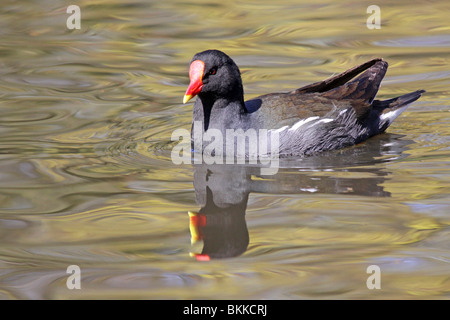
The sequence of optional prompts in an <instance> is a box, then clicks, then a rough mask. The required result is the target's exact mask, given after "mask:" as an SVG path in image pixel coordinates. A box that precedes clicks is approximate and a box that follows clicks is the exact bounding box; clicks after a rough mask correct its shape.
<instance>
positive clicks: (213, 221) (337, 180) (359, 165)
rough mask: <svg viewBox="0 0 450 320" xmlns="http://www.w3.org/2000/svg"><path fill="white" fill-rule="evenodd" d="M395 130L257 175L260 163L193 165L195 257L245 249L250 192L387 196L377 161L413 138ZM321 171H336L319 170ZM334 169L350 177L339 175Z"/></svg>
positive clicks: (400, 151) (395, 155)
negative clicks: (271, 173)
mask: <svg viewBox="0 0 450 320" xmlns="http://www.w3.org/2000/svg"><path fill="white" fill-rule="evenodd" d="M400 138H401V136H399V135H392V134H383V135H380V136H377V137H374V138H372V139H370V140H369V141H367V142H365V143H363V144H360V145H358V146H354V147H351V148H347V149H344V150H338V151H334V152H329V153H322V154H320V155H318V156H313V157H308V158H303V159H284V160H283V159H282V160H281V161H280V169H279V171H278V173H277V174H275V175H271V176H264V177H263V176H261V175H260V171H261V170H260V168H259V167H255V166H245V165H196V166H194V187H195V195H196V202H197V204H198V205H199V206H200V209H199V210H198V211H197V212H189V216H190V231H191V242H192V243H193V244H196V243H198V242H203V248H202V249H201V252H198V253H191V255H192V256H194V257H196V258H197V260H210V259H217V258H229V257H235V256H239V255H241V254H242V253H244V252H245V251H246V250H247V246H248V244H249V240H250V239H249V233H248V229H247V224H246V220H245V214H246V210H247V202H248V199H249V195H250V193H263V194H280V195H281V194H311V193H314V194H318V193H319V194H347V195H359V196H370V197H390V196H391V194H390V193H389V192H387V191H385V190H384V188H383V186H382V184H383V182H384V181H385V180H386V178H387V177H388V176H389V175H390V172H389V171H387V170H386V169H385V167H384V166H380V165H376V164H379V163H382V162H388V161H393V160H397V159H399V158H402V157H405V156H406V154H404V151H405V150H407V146H408V145H409V144H411V143H412V141H409V140H402V139H400ZM326 171H331V172H336V175H334V174H327V175H324V174H323V173H324V172H326ZM339 172H347V173H352V174H353V175H354V176H356V177H355V178H351V177H350V178H348V177H340V175H339V174H338V173H339Z"/></svg>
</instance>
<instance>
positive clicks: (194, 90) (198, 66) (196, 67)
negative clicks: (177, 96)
mask: <svg viewBox="0 0 450 320" xmlns="http://www.w3.org/2000/svg"><path fill="white" fill-rule="evenodd" d="M204 71H205V63H204V62H203V61H201V60H195V61H192V63H191V66H190V68H189V80H190V83H189V87H188V88H187V90H186V93H185V94H184V98H183V103H186V102H188V101H189V100H191V99H192V98H193V97H195V96H196V95H197V94H199V93H200V91H201V90H202V87H203V81H202V79H203V72H204Z"/></svg>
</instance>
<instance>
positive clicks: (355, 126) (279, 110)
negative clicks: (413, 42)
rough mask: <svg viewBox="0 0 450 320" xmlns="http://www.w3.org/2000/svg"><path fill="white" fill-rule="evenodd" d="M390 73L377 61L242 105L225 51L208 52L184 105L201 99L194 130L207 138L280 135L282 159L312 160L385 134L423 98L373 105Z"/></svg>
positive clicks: (193, 67) (195, 67) (237, 77)
mask: <svg viewBox="0 0 450 320" xmlns="http://www.w3.org/2000/svg"><path fill="white" fill-rule="evenodd" d="M387 67H388V63H387V62H386V61H384V60H383V59H379V58H377V59H373V60H370V61H367V62H365V63H363V64H361V65H359V66H356V67H354V68H351V69H349V70H347V71H345V72H343V73H341V74H338V75H336V76H333V77H331V78H328V79H326V80H323V81H320V82H316V83H313V84H310V85H307V86H305V87H302V88H299V89H296V90H294V91H291V92H287V93H271V94H266V95H262V96H259V97H257V98H255V99H252V100H249V101H244V90H243V86H242V80H241V74H240V71H239V68H238V67H237V65H236V63H235V62H234V61H233V60H232V59H231V58H230V57H229V56H228V55H226V54H225V53H223V52H221V51H218V50H207V51H203V52H200V53H197V54H196V55H195V56H194V57H193V59H192V61H191V63H190V69H189V78H190V84H189V87H188V88H187V90H186V94H185V96H184V101H183V102H184V103H186V102H188V101H189V100H190V99H192V98H193V97H194V96H198V98H197V101H196V102H195V104H194V114H193V126H194V122H196V123H200V122H201V123H202V127H203V128H202V131H203V133H205V132H207V130H208V129H211V128H214V129H218V130H220V132H222V133H223V136H225V135H226V130H227V129H234V130H236V129H242V130H248V129H255V130H259V129H267V130H269V131H270V130H272V132H277V133H278V134H279V155H280V156H289V155H310V154H313V153H317V152H321V151H326V150H333V149H339V148H343V147H347V146H351V145H354V144H356V143H359V142H362V141H364V140H366V139H368V138H369V137H371V136H373V135H376V134H379V133H382V132H384V131H385V130H386V129H387V128H388V127H389V125H390V124H391V123H392V122H393V121H394V120H395V118H397V117H398V116H399V115H400V113H402V112H403V111H404V110H405V109H406V106H407V105H408V104H410V103H411V102H413V101H415V100H417V99H418V98H419V97H420V96H421V94H422V93H423V92H425V91H424V90H417V91H414V92H411V93H408V94H405V95H402V96H400V97H397V98H393V99H389V100H383V101H381V100H374V98H375V95H376V93H377V92H378V89H379V87H380V83H381V80H382V79H383V77H384V75H385V73H386V70H387ZM360 73H361V74H360ZM358 74H360V75H359V76H358V77H356V78H355V76H357V75H358ZM193 132H194V130H192V132H191V137H192V139H193V140H194V136H193ZM196 151H199V150H196Z"/></svg>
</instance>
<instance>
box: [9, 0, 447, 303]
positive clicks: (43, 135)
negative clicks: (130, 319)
mask: <svg viewBox="0 0 450 320" xmlns="http://www.w3.org/2000/svg"><path fill="white" fill-rule="evenodd" d="M77 4H78V5H79V6H80V8H81V14H82V20H81V21H82V22H81V30H68V29H67V28H66V19H67V18H68V16H69V15H68V14H67V13H66V6H67V5H68V4H67V2H64V1H39V4H38V2H36V1H20V2H19V1H2V4H1V5H0V10H1V11H0V14H1V19H0V37H1V41H0V75H1V76H0V112H1V116H0V132H1V136H0V188H1V192H0V241H1V242H0V243H1V245H0V298H1V299H66V298H122V299H123V298H149V299H194V298H195V299H197V298H204V299H211V298H216V299H224V298H225V299H226V298H232V299H305V298H307V299H309V298H326V299H335V298H338V299H345V298H362V299H372V298H375V299H377V298H448V297H449V289H450V280H449V274H450V272H449V271H450V268H449V258H450V252H449V241H450V232H449V222H450V220H449V212H450V210H449V208H450V201H449V189H450V183H449V177H450V173H449V161H448V160H449V155H450V143H449V134H450V130H449V122H450V121H449V111H450V108H449V105H450V99H449V91H448V88H449V85H450V67H449V65H450V59H449V58H450V55H449V53H450V50H449V49H450V27H449V24H448V11H449V9H450V7H449V4H448V1H433V2H429V1H415V0H413V1H403V0H402V1H395V2H392V1H378V2H377V3H376V4H377V5H379V6H380V8H381V23H382V28H381V29H379V30H369V29H368V28H367V27H366V19H367V17H368V14H367V13H366V9H367V6H368V5H367V4H365V3H361V1H342V2H330V1H326V0H324V1H315V2H313V3H310V2H309V1H284V2H273V1H272V2H267V3H266V2H262V1H245V2H241V1H227V2H225V1H216V0H209V1H195V3H194V2H192V3H191V2H188V1H164V2H162V1H153V2H152V1H146V2H144V1H142V2H137V1H118V0H107V1H102V0H94V1H77ZM209 48H217V49H221V50H224V51H226V52H227V53H228V54H229V55H231V56H232V57H233V58H234V59H235V61H236V62H237V63H238V65H239V66H240V67H241V71H242V74H243V81H244V85H245V91H246V97H247V98H251V97H254V96H257V95H260V94H263V93H268V92H273V91H284V90H291V89H294V88H297V87H300V86H301V85H305V84H308V83H311V82H315V81H319V80H322V79H324V78H327V77H328V76H330V75H332V74H333V73H337V72H341V71H344V70H346V69H348V68H350V67H352V66H354V65H357V64H358V63H361V62H364V61H365V60H368V59H370V58H373V57H383V58H384V59H386V60H387V61H388V62H389V64H390V68H389V70H388V73H387V76H386V78H385V80H384V82H383V85H382V88H381V90H380V93H379V97H380V98H391V97H394V96H397V95H400V94H403V93H407V92H410V91H413V90H416V89H426V90H427V93H426V94H425V95H424V96H423V97H422V98H421V99H420V100H419V101H417V102H415V103H414V104H413V105H411V106H410V107H409V109H408V110H407V111H406V112H405V113H404V114H403V115H402V116H401V117H399V118H398V119H397V120H396V122H395V124H394V125H392V126H391V127H390V128H389V129H388V133H386V134H384V135H381V136H378V137H375V138H373V139H371V140H369V141H367V142H366V143H363V144H361V145H358V146H355V147H352V148H348V149H345V150H341V151H336V152H332V153H329V154H326V155H323V156H318V157H310V158H305V159H300V160H297V161H294V160H290V161H286V162H284V163H282V168H281V169H280V171H279V172H278V174H277V175H275V176H272V177H270V178H268V177H261V176H259V175H258V170H257V168H252V167H249V166H210V167H206V166H195V167H193V166H188V165H180V166H177V165H174V164H173V163H172V161H171V159H170V151H171V149H172V147H173V146H174V143H173V142H171V140H170V137H171V133H172V132H173V130H175V129H178V128H186V129H189V128H190V121H191V113H192V104H190V105H182V104H181V101H182V97H183V94H184V91H185V89H186V86H187V84H188V76H187V68H188V63H189V61H190V59H191V57H192V56H193V54H194V53H196V52H198V51H201V50H205V49H209ZM188 211H189V212H191V214H190V215H188ZM202 217H203V218H206V219H207V225H206V226H205V227H200V229H198V228H197V229H196V228H195V226H194V224H193V222H195V221H197V223H199V221H200V222H201V219H203V218H202ZM196 219H197V220H196ZM190 222H191V223H190ZM196 235H197V236H201V235H203V236H204V241H197V242H195V236H196ZM191 241H192V243H191ZM202 250H204V253H205V252H206V253H208V254H209V255H210V256H211V258H212V259H211V261H198V260H202V259H201V257H202V256H197V257H198V258H199V259H198V260H197V259H195V256H192V255H193V254H192V253H200V252H201V251H202ZM230 256H232V257H230ZM215 258H216V259H215ZM69 265H78V266H79V267H80V268H81V276H82V277H81V279H82V281H81V286H82V288H81V290H69V289H67V287H66V280H67V278H68V276H69V274H67V273H66V269H67V267H68V266H69ZM370 265H378V266H379V267H380V269H381V289H380V290H369V289H368V288H367V286H366V280H367V278H368V277H369V274H367V273H366V269H367V267H368V266H370Z"/></svg>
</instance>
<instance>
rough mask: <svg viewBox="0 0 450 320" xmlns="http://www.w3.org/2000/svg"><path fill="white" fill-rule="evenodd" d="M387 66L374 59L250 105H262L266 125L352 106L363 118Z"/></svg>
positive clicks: (286, 122)
mask: <svg viewBox="0 0 450 320" xmlns="http://www.w3.org/2000/svg"><path fill="white" fill-rule="evenodd" d="M387 67H388V64H387V62H386V61H384V60H382V59H373V60H370V61H368V62H365V63H363V64H361V65H359V66H356V67H354V68H351V69H349V70H347V71H345V72H343V73H340V74H338V75H336V76H333V77H330V78H328V79H326V80H323V81H320V82H316V83H313V84H310V85H307V86H305V87H302V88H299V89H296V90H294V91H291V92H289V93H273V94H268V95H264V96H260V97H258V98H256V99H253V100H251V101H248V102H246V105H248V106H249V108H250V109H251V108H255V106H257V108H258V109H259V108H260V107H261V110H260V111H261V112H262V113H263V114H264V115H261V117H262V118H264V120H265V121H264V122H265V123H266V125H271V124H272V125H274V124H276V123H277V122H278V123H280V124H281V125H284V124H289V123H291V122H293V121H298V119H303V118H307V117H312V116H324V115H326V114H327V113H329V112H330V111H332V110H333V109H336V108H338V109H343V108H348V107H349V106H351V107H353V108H354V110H355V112H356V115H357V116H358V117H363V116H364V115H365V114H366V113H367V112H368V111H369V110H370V108H371V104H372V101H373V99H374V98H375V95H376V93H377V92H378V89H379V87H380V83H381V80H382V79H383V77H384V75H385V74H386V70H387ZM363 71H364V72H363ZM361 72H363V73H362V74H361V75H359V76H358V77H356V78H355V76H357V75H358V74H360V73H361ZM353 78H354V79H353ZM352 79H353V80H352ZM350 80H351V81H350ZM267 122H269V123H267Z"/></svg>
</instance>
